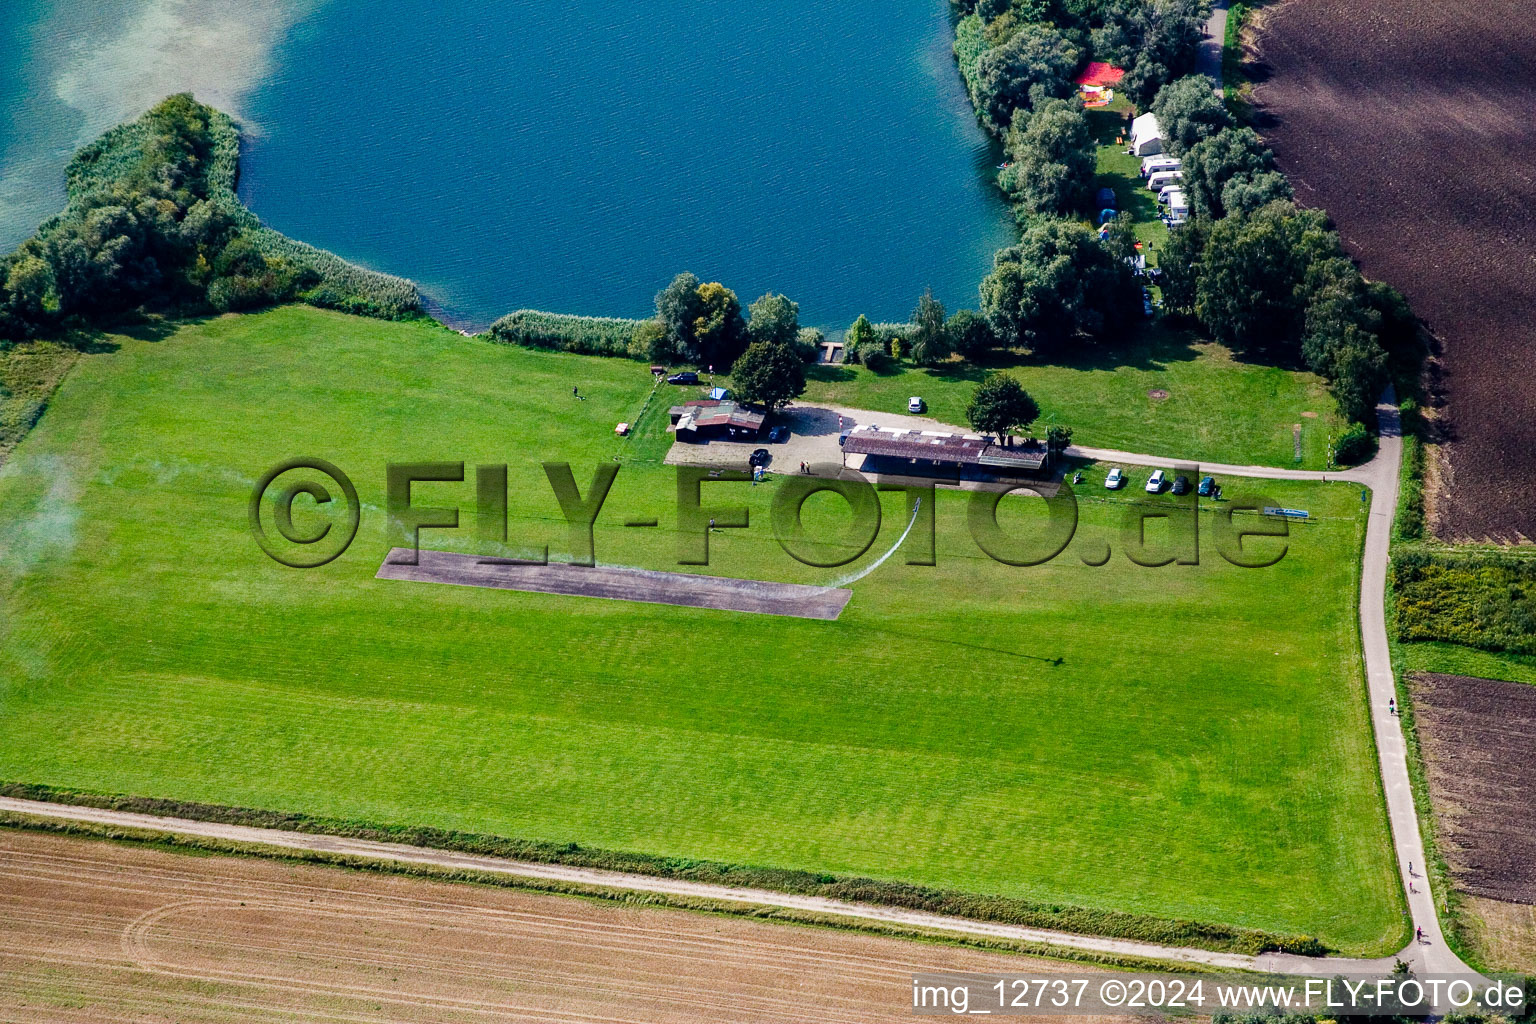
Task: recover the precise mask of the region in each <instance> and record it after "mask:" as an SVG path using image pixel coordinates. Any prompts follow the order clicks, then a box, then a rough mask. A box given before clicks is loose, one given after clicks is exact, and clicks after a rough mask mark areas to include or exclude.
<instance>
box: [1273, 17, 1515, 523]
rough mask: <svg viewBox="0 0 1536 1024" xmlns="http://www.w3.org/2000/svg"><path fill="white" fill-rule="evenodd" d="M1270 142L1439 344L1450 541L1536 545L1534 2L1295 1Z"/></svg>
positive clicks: (1280, 61) (1442, 489) (1443, 492)
mask: <svg viewBox="0 0 1536 1024" xmlns="http://www.w3.org/2000/svg"><path fill="white" fill-rule="evenodd" d="M1257 46H1258V56H1259V61H1258V66H1257V68H1256V71H1255V76H1254V77H1255V78H1256V79H1257V80H1258V84H1257V86H1256V89H1255V100H1256V102H1257V105H1258V107H1259V109H1260V114H1261V116H1260V130H1261V131H1262V132H1263V133H1264V135H1265V137H1266V138H1267V139H1268V140H1269V142H1270V144H1271V145H1272V146H1273V147H1274V149H1275V152H1276V155H1277V156H1278V157H1279V160H1280V165H1281V167H1282V169H1283V170H1284V171H1285V172H1286V173H1287V174H1288V175H1290V177H1291V180H1292V182H1293V183H1294V184H1295V186H1296V192H1297V196H1298V198H1299V199H1300V200H1301V201H1302V202H1303V203H1305V204H1306V205H1309V206H1318V207H1322V208H1323V209H1326V210H1327V211H1328V213H1329V214H1331V215H1332V216H1333V218H1334V220H1335V221H1336V222H1337V224H1338V227H1339V230H1340V233H1341V234H1342V235H1343V236H1344V239H1345V242H1346V244H1347V245H1348V246H1349V248H1350V250H1351V253H1352V255H1354V256H1355V257H1356V258H1357V259H1359V260H1360V262H1361V265H1362V267H1363V269H1364V270H1365V273H1366V274H1367V276H1369V277H1372V278H1376V279H1379V280H1384V281H1387V282H1389V283H1391V284H1394V285H1396V286H1397V287H1398V288H1400V289H1401V290H1402V291H1403V292H1404V293H1405V294H1406V295H1407V296H1408V299H1409V301H1410V302H1412V304H1413V308H1414V310H1415V312H1417V313H1418V314H1419V316H1421V317H1422V318H1424V320H1425V321H1426V322H1427V323H1428V324H1429V326H1430V328H1431V329H1432V330H1433V331H1434V333H1435V335H1436V336H1437V338H1439V339H1440V342H1441V344H1442V346H1443V356H1442V360H1441V363H1442V366H1441V369H1442V373H1443V393H1444V395H1445V398H1446V410H1445V412H1446V418H1445V420H1444V428H1445V433H1446V439H1447V442H1448V443H1447V445H1446V448H1445V454H1446V460H1445V463H1444V466H1443V471H1442V478H1441V481H1440V485H1439V487H1438V488H1437V489H1436V492H1435V494H1434V496H1433V505H1434V508H1435V512H1436V516H1435V525H1436V529H1437V532H1438V533H1439V534H1440V536H1441V537H1442V538H1444V539H1449V540H1456V539H1481V538H1494V539H1504V540H1508V539H1514V538H1517V537H1525V538H1536V500H1533V498H1532V494H1533V488H1532V484H1531V481H1532V480H1533V479H1536V386H1533V385H1532V382H1533V381H1536V114H1533V112H1536V17H1533V16H1532V7H1531V2H1530V0H1480V2H1478V3H1456V2H1449V0H1283V2H1282V3H1280V4H1278V5H1276V6H1273V7H1269V8H1266V9H1265V11H1264V15H1263V19H1262V28H1261V31H1260V32H1259V35H1258V39H1257Z"/></svg>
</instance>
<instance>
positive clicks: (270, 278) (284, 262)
mask: <svg viewBox="0 0 1536 1024" xmlns="http://www.w3.org/2000/svg"><path fill="white" fill-rule="evenodd" d="M238 152H239V137H238V133H237V131H236V129H235V127H234V124H233V122H231V121H230V119H229V118H228V117H227V116H225V115H224V114H221V113H219V112H218V111H216V110H214V109H212V108H210V107H207V106H204V105H203V104H201V103H198V102H197V101H196V100H194V99H193V98H192V97H191V95H189V94H181V95H177V96H171V97H169V98H168V99H165V100H163V101H162V102H160V103H159V104H157V105H156V106H155V107H153V108H152V109H151V110H149V111H148V112H147V113H145V114H144V115H143V116H142V117H140V118H139V119H138V120H137V121H134V122H132V123H129V124H126V125H121V126H119V127H117V128H114V129H112V130H111V131H109V132H107V133H106V134H104V135H103V136H102V137H101V138H100V139H98V140H96V141H95V142H92V143H90V144H89V145H87V146H85V147H83V148H82V149H81V150H80V151H79V152H78V153H77V154H76V155H75V157H74V159H73V160H71V161H70V164H69V167H68V170H67V172H66V177H67V180H68V186H69V188H68V205H67V206H66V207H65V209H64V211H63V212H62V213H60V214H59V215H57V216H55V217H52V218H50V219H49V220H47V221H45V222H44V223H43V224H42V225H41V226H39V228H38V229H37V232H36V233H35V234H34V235H33V236H32V237H31V238H29V239H27V240H26V241H25V242H23V243H22V244H21V246H20V247H19V248H17V249H16V251H14V252H12V253H10V254H8V255H6V256H3V257H0V339H8V340H16V339H20V338H27V337H34V336H38V335H44V334H55V333H57V332H59V331H60V330H61V328H63V327H65V326H67V325H69V324H71V323H80V324H89V323H92V322H95V321H98V320H99V319H101V318H104V317H109V316H112V315H115V314H120V313H122V312H125V311H128V310H133V309H138V308H140V307H143V306H154V307H158V308H165V309H171V310H176V309H191V310H198V311H203V310H206V309H208V308H212V309H214V310H218V311H226V310H234V309H249V308H252V307H255V306H261V305H267V304H270V303H273V302H283V301H287V300H289V299H292V298H295V297H308V296H309V295H311V294H313V295H314V296H315V299H316V300H317V302H318V303H319V304H326V305H338V306H342V307H344V308H347V309H349V310H351V311H353V312H363V313H372V314H374V315H382V316H403V315H411V314H414V313H415V312H416V311H417V310H418V309H419V299H418V297H417V295H416V291H415V289H414V288H413V287H411V286H410V285H409V283H408V282H404V281H401V280H400V279H398V278H391V277H388V276H387V275H370V274H367V273H366V272H363V271H359V270H357V268H353V267H351V266H350V265H348V264H345V263H343V262H342V261H340V260H337V259H335V258H334V257H330V256H329V254H327V253H323V252H321V251H320V250H314V249H311V248H310V247H307V246H299V245H297V244H294V243H290V242H288V241H287V240H286V239H282V238H281V236H278V235H276V234H275V233H274V232H270V231H268V230H267V229H265V228H263V227H261V226H260V224H259V223H258V222H257V221H256V218H255V217H254V216H253V215H252V214H251V213H250V212H249V211H248V210H246V209H245V208H244V207H243V206H241V205H240V203H239V200H238V199H236V198H235V196H234V192H233V186H234V178H235V170H236V163H237V161H238ZM279 243H286V244H279ZM332 265H334V266H332ZM322 266H323V267H329V268H331V273H329V274H327V273H326V272H324V271H323V270H322V269H319V268H320V267H322ZM349 274H350V276H349Z"/></svg>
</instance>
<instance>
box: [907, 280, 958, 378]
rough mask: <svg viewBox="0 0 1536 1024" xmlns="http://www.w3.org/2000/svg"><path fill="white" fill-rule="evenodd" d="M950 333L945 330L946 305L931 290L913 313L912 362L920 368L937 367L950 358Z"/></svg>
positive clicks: (919, 300)
mask: <svg viewBox="0 0 1536 1024" xmlns="http://www.w3.org/2000/svg"><path fill="white" fill-rule="evenodd" d="M949 353H950V345H949V333H948V332H947V331H946V330H945V329H944V304H943V303H942V302H940V301H939V300H938V299H936V298H934V297H933V290H932V289H931V288H930V289H928V290H926V291H924V292H923V295H922V298H920V299H918V300H917V308H916V309H914V310H913V311H912V361H913V362H915V363H916V364H917V365H918V366H937V365H938V364H939V363H942V362H943V361H944V360H946V359H948V358H949Z"/></svg>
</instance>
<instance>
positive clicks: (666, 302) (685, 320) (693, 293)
mask: <svg viewBox="0 0 1536 1024" xmlns="http://www.w3.org/2000/svg"><path fill="white" fill-rule="evenodd" d="M702 283H703V282H702V281H700V280H699V279H698V278H697V277H696V276H694V275H693V274H692V273H690V272H689V271H686V270H685V271H683V272H682V273H681V274H678V275H677V276H676V277H674V278H673V279H672V281H671V283H669V284H668V285H667V286H666V287H665V288H663V289H662V290H661V291H659V292H657V293H656V322H657V323H659V324H661V327H662V330H663V331H664V332H665V341H664V344H661V345H658V346H656V348H655V351H656V352H657V353H665V354H667V355H668V356H669V357H670V358H671V359H682V360H690V361H691V360H694V359H696V358H697V357H698V350H699V346H698V335H697V333H696V328H695V325H696V324H697V323H698V321H699V317H700V315H701V314H702V313H703V309H704V304H703V303H702V302H701V301H700V299H699V285H701V284H702Z"/></svg>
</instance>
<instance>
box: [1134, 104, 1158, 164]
mask: <svg viewBox="0 0 1536 1024" xmlns="http://www.w3.org/2000/svg"><path fill="white" fill-rule="evenodd" d="M1162 151H1163V133H1162V130H1161V129H1159V128H1158V126H1157V115H1155V114H1153V113H1151V112H1150V111H1149V112H1148V113H1145V114H1142V115H1141V116H1140V117H1138V118H1137V119H1136V120H1134V121H1132V122H1131V152H1132V153H1133V154H1135V155H1136V156H1152V155H1154V154H1156V153H1161V152H1162Z"/></svg>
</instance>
